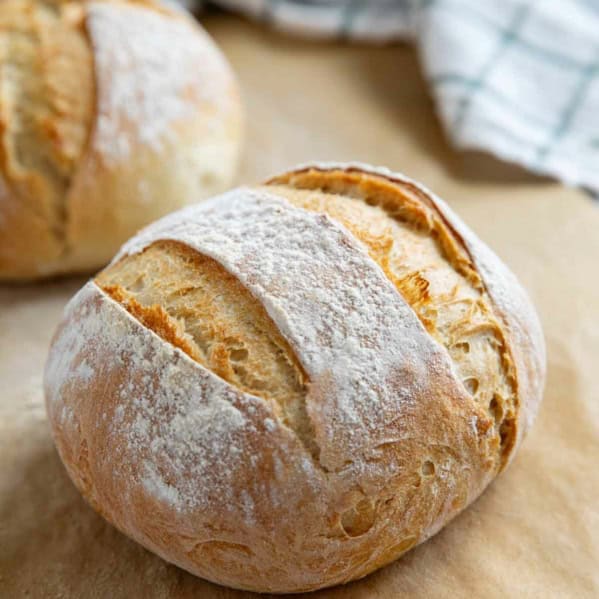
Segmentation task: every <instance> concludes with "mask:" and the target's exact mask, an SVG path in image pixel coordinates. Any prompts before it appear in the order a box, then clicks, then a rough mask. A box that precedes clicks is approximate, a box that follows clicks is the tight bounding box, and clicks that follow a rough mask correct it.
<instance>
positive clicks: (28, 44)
mask: <svg viewBox="0 0 599 599" xmlns="http://www.w3.org/2000/svg"><path fill="white" fill-rule="evenodd" d="M0 65H1V68H0V177H2V179H3V181H4V187H5V189H4V194H3V195H5V197H4V198H3V199H2V201H1V202H2V204H5V205H0V239H1V242H0V277H2V273H6V274H9V275H10V274H12V275H14V276H18V273H19V272H21V271H22V272H23V273H24V276H28V274H29V273H30V272H31V271H32V270H33V271H35V268H36V267H35V264H36V262H37V261H38V260H39V256H38V255H36V252H35V248H36V247H38V246H39V250H40V255H42V256H44V258H45V259H46V260H48V261H51V260H56V259H58V258H59V257H60V255H61V253H62V252H63V250H64V240H65V222H66V218H67V214H66V210H67V206H66V193H67V191H68V189H69V187H70V184H71V181H72V179H73V177H74V174H75V171H76V169H77V166H78V163H79V160H80V159H81V157H82V155H83V152H84V150H85V145H86V143H87V140H88V137H89V133H90V131H91V127H92V119H93V115H94V81H93V57H92V52H91V48H90V47H89V44H88V42H87V37H86V34H85V30H84V11H83V9H82V7H81V6H76V5H71V6H70V9H69V10H61V9H60V8H59V7H58V6H56V5H53V4H52V3H41V2H31V1H27V0H7V1H6V2H3V3H2V5H1V6H0ZM9 204H10V206H9ZM32 221H33V222H32Z"/></svg>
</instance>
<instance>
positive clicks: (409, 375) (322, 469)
mask: <svg viewBox="0 0 599 599" xmlns="http://www.w3.org/2000/svg"><path fill="white" fill-rule="evenodd" d="M315 170H317V169H315ZM329 170H331V173H330V176H329V179H330V180H331V181H334V182H335V183H334V184H335V185H339V183H338V182H339V181H345V180H346V171H345V170H343V169H341V168H336V169H329ZM354 171H355V172H357V173H358V174H359V177H358V183H360V182H364V184H365V185H366V186H367V187H368V188H369V189H370V190H371V191H372V192H373V195H372V196H369V197H370V199H371V200H372V201H371V202H369V203H370V204H374V205H370V206H369V205H368V204H367V203H364V202H363V201H362V199H357V197H356V196H358V194H355V193H350V192H349V191H348V189H349V188H339V189H335V190H334V193H332V192H331V191H332V190H330V189H329V190H327V191H322V189H324V186H322V185H320V183H319V185H318V186H315V187H316V189H314V190H302V189H301V188H302V185H301V184H299V183H297V182H293V183H289V182H282V181H278V182H277V185H274V184H273V185H272V186H269V185H267V186H266V187H261V188H255V189H247V188H246V189H240V190H236V191H234V192H231V193H230V194H227V195H226V196H224V197H221V198H220V202H219V201H218V200H212V201H210V202H208V203H207V204H203V205H201V206H197V207H193V208H190V209H188V210H186V211H184V212H182V213H179V214H178V215H173V216H170V217H168V218H167V219H165V220H164V221H163V222H162V223H157V224H155V225H153V226H151V227H149V228H148V229H147V230H146V231H144V232H142V233H141V234H140V235H138V236H137V237H136V238H135V239H134V240H132V241H131V243H130V244H128V245H127V246H126V247H125V248H124V250H123V251H122V253H121V255H120V257H119V258H118V259H117V260H116V261H115V262H114V263H113V264H112V265H111V266H110V267H109V268H108V269H106V270H105V271H104V272H103V273H102V274H101V275H99V277H98V278H97V279H96V281H97V284H96V283H93V282H92V283H89V284H88V285H87V286H86V287H85V288H84V289H83V290H82V291H81V292H80V293H79V294H78V296H77V297H76V298H75V299H74V300H73V301H72V302H71V304H70V305H69V307H68V309H67V312H66V314H65V320H64V322H63V324H62V325H61V327H60V329H59V331H58V332H57V335H56V337H55V339H54V341H53V345H52V349H51V352H50V356H49V361H48V364H47V369H46V376H45V388H46V397H47V405H48V411H49V415H50V420H51V422H52V427H53V431H54V435H55V438H56V443H57V446H58V448H59V451H60V453H61V456H62V459H63V461H64V462H65V465H66V467H67V469H68V471H69V474H70V475H71V477H72V478H73V480H74V481H75V484H76V485H77V486H78V488H79V489H80V490H81V491H82V493H83V494H84V496H85V497H87V498H88V499H89V500H90V502H91V503H92V505H93V506H95V507H96V508H97V509H99V510H100V511H101V513H102V514H103V515H104V517H106V518H107V519H108V520H109V521H110V522H112V523H113V524H115V525H116V526H117V527H118V528H120V529H121V530H122V531H123V532H125V533H126V534H128V535H130V536H132V537H133V538H134V539H136V540H137V541H139V542H140V543H142V544H143V545H144V546H146V547H148V548H149V549H151V550H153V551H155V552H156V553H158V554H159V555H161V556H163V557H164V558H165V559H167V560H169V561H171V562H173V563H175V564H177V565H179V566H181V567H183V568H185V569H187V570H189V571H191V572H193V573H195V574H197V575H199V576H203V577H205V578H208V579H210V580H213V581H216V582H219V583H222V584H227V585H230V586H234V587H238V588H244V589H249V590H256V591H263V592H300V591H308V590H313V589H317V588H322V587H324V586H329V585H332V584H337V583H342V582H347V581H349V580H353V579H356V578H360V577H362V576H365V575H367V574H368V573H369V572H372V571H373V570H374V569H376V568H378V567H381V566H383V565H385V564H386V563H388V562H389V561H392V560H394V559H396V558H397V557H399V556H400V555H401V554H402V553H404V552H405V551H407V550H409V549H410V548H411V547H413V546H414V545H416V544H418V543H420V542H422V541H424V540H425V539H426V538H428V537H429V536H431V535H433V534H435V533H436V532H437V531H438V530H439V529H440V528H441V527H442V526H443V525H445V524H446V523H447V522H448V521H449V520H450V519H451V518H453V517H454V516H455V515H456V514H457V513H459V511H460V510H462V509H464V508H465V507H466V506H467V505H468V504H469V503H471V502H472V501H473V500H474V499H475V498H476V497H477V496H478V494H479V493H480V492H481V491H482V490H483V489H484V488H485V487H486V485H487V484H488V483H489V482H490V481H491V480H492V479H493V477H494V476H495V475H496V473H497V470H498V467H499V459H498V457H499V456H498V447H497V443H496V442H495V441H496V440H497V431H496V430H494V428H493V426H494V418H495V416H494V414H493V412H494V411H495V410H498V409H499V406H498V404H497V402H496V403H495V405H485V404H484V402H483V401H482V400H481V401H476V399H475V397H476V390H473V389H470V390H468V389H467V387H466V384H465V383H466V381H465V379H464V378H463V374H464V372H465V371H464V372H462V370H460V369H462V368H464V364H468V359H467V358H465V357H464V356H459V355H458V356H456V355H453V354H452V352H451V349H450V348H448V346H444V344H445V338H446V334H448V333H447V331H449V330H450V329H452V325H456V326H457V324H458V322H459V321H460V318H459V316H460V315H459V314H458V313H455V312H452V311H451V309H450V308H447V307H443V306H442V305H441V304H438V305H437V303H436V302H438V300H439V297H440V295H442V294H440V293H439V289H442V288H443V285H445V286H446V287H447V288H448V289H449V288H451V289H452V293H455V294H456V297H460V294H461V293H467V294H473V293H478V294H479V295H480V297H482V300H480V297H479V296H477V297H478V298H479V300H480V301H482V304H481V305H483V307H484V306H486V304H485V302H486V301H487V299H486V296H484V293H485V292H486V289H487V284H488V281H489V278H488V275H487V273H486V272H484V273H481V274H482V275H483V276H479V274H478V273H480V271H479V269H478V266H477V264H476V260H474V259H471V258H472V253H470V251H468V252H465V251H464V245H463V244H462V241H461V236H462V235H460V237H458V236H456V235H454V234H453V233H452V232H451V229H450V228H448V231H449V232H447V233H446V238H445V239H444V240H443V241H439V242H438V243H437V241H434V239H436V238H437V235H436V234H433V233H432V231H434V227H435V226H439V225H436V224H434V219H435V213H434V212H433V211H431V210H429V208H430V205H429V204H428V203H427V202H424V201H421V200H420V199H419V198H408V199H407V200H406V201H405V202H404V200H403V197H402V196H401V194H399V193H398V191H397V189H395V190H393V187H396V188H397V185H395V184H394V185H393V186H391V188H389V187H387V185H386V184H385V185H384V186H383V187H384V193H381V196H380V197H381V198H386V200H387V202H386V205H385V207H384V209H383V208H382V207H380V206H379V205H377V204H379V202H378V201H375V200H377V199H378V196H377V194H376V190H377V189H378V186H379V182H378V181H377V180H376V177H377V176H378V175H375V174H373V173H368V172H367V171H364V169H362V170H360V171H358V170H357V169H354ZM293 176H294V175H284V176H283V178H285V179H286V178H292V177H293ZM316 176H317V177H318V178H320V177H321V176H322V177H323V178H325V179H326V176H325V175H320V174H318V173H317V175H316ZM383 179H388V178H385V177H383ZM358 197H359V196H358ZM389 198H395V199H394V200H393V201H394V202H395V207H396V209H397V210H398V211H400V212H401V214H402V215H403V216H404V221H405V220H408V221H409V219H408V215H410V214H412V212H413V211H414V213H415V214H416V215H417V216H415V217H413V218H414V219H415V220H417V222H419V223H421V225H420V226H414V225H413V224H412V221H409V222H407V223H406V222H403V221H395V220H394V219H392V218H390V217H389V215H388V213H387V208H388V205H389V202H390V200H389ZM410 202H411V204H412V205H413V208H411V207H410V208H407V207H406V206H408V205H409V204H410ZM442 222H444V221H442ZM426 223H429V225H428V228H427V227H425V226H424V224H426ZM439 231H440V233H439V234H438V238H439V239H440V240H441V239H442V238H443V233H442V231H441V229H439ZM431 240H433V241H431ZM402 243H404V244H405V247H404V250H405V251H403V252H400V253H398V254H394V253H393V251H392V250H393V247H394V246H400V247H402V246H401V244H402ZM396 249H397V248H396ZM453 249H455V252H456V256H457V258H455V264H457V265H458V266H457V267H456V266H455V265H454V262H453V258H451V256H452V254H451V251H453ZM400 256H403V257H404V258H403V259H400ZM418 256H420V257H421V258H422V259H424V258H426V260H425V262H424V263H422V262H421V263H418V264H417V263H416V262H414V260H416V258H417V257H418ZM402 268H403V269H404V270H401V269H402ZM400 271H401V272H400ZM400 275H401V276H400ZM433 275H434V276H433ZM477 277H478V278H477ZM477 281H478V282H479V283H477ZM480 281H482V282H483V283H482V284H481V283H480ZM392 283H393V284H392ZM98 285H99V286H100V287H102V288H103V289H104V291H102V290H101V289H100V287H98ZM456 286H457V287H458V289H457V290H455V291H453V288H454V287H456ZM490 288H491V287H490V286H489V289H490ZM397 290H399V291H400V293H399V294H398V293H397ZM106 292H108V293H109V295H107V293H106ZM481 294H482V295H481ZM477 301H478V300H477ZM406 302H409V305H408V304H407V303H406ZM433 307H434V308H435V310H432V308H433ZM123 308H125V309H123ZM494 314H495V312H494V311H489V312H488V313H486V312H484V311H482V312H480V314H478V315H475V314H474V313H473V314H472V318H473V319H475V318H483V317H484V318H487V317H488V319H491V317H492V316H493V315H494ZM336 315H343V318H337V316H336ZM456 316H457V317H458V318H457V319H456ZM419 319H420V320H419ZM452 319H453V320H452ZM255 322H258V323H262V325H263V326H260V327H259V330H258V331H253V330H252V326H253V323H255ZM473 324H474V325H475V326H474V328H475V329H476V328H477V327H478V328H480V329H481V330H477V331H476V332H475V334H476V335H478V336H480V339H481V340H482V341H481V344H484V343H488V340H489V339H490V338H491V336H489V333H488V331H489V327H490V326H491V320H489V322H488V323H486V324H485V325H484V326H481V322H479V321H476V320H474V321H473ZM500 324H501V323H500ZM423 325H426V326H427V327H428V328H427V329H425V327H424V326H423ZM460 326H461V325H460ZM459 328H460V327H459V326H457V329H459ZM491 328H492V327H491ZM508 332H509V331H508ZM473 334H474V333H473ZM477 338H478V337H477ZM508 339H509V343H510V344H511V345H510V349H511V350H512V351H514V354H516V350H517V349H518V347H517V343H518V339H516V338H513V337H508ZM269 340H275V341H276V343H275V345H277V346H278V347H279V348H282V349H283V350H284V353H285V355H286V360H285V362H286V363H287V365H288V366H289V365H291V366H293V368H286V369H283V370H278V371H276V372H275V371H273V370H272V368H273V367H274V365H275V364H277V351H276V350H273V348H272V346H270V345H269V343H270V341H269ZM240 342H241V343H243V344H244V349H246V350H247V351H248V355H247V356H245V355H244V359H246V360H250V361H251V363H252V368H251V371H252V372H254V371H255V372H257V373H259V372H265V373H269V374H268V377H269V378H268V380H266V381H265V382H266V383H267V384H270V386H269V387H268V388H267V389H258V388H257V387H256V386H255V385H254V384H253V382H252V381H249V380H248V379H247V377H245V376H243V377H239V376H236V375H235V372H234V370H233V372H232V371H231V370H230V369H228V368H227V367H226V365H227V364H231V362H230V358H231V353H232V351H234V350H235V348H237V347H239V345H240ZM462 342H463V340H462ZM483 342H484V343H483ZM212 343H216V344H218V345H219V346H220V348H221V349H220V350H219V351H218V352H216V353H215V355H214V356H211V352H210V351H206V344H208V345H210V344H212ZM491 349H492V350H493V351H492V352H491V354H487V353H481V354H480V359H481V364H487V368H488V371H489V373H490V375H492V376H490V379H489V381H486V380H482V374H481V373H479V377H480V378H481V380H480V382H479V387H480V388H481V389H482V388H486V387H487V386H489V385H490V386H492V385H493V384H496V383H497V377H498V376H499V375H500V374H501V372H500V367H501V363H499V362H497V360H498V358H497V355H498V354H497V351H496V350H497V348H495V347H493V348H491ZM180 350H182V351H180ZM479 350H480V347H479V346H478V345H476V344H475V343H474V342H473V343H472V350H471V353H472V354H477V355H478V354H479V353H480V351H479ZM324 355H326V356H330V359H328V360H324V359H323V356H324ZM493 357H494V359H495V363H493V361H492V360H491V358H493ZM487 359H489V360H490V361H488V362H485V360H487ZM365 364H366V368H364V365H365ZM493 364H495V365H493ZM381 365H384V367H381ZM304 372H305V375H303V373H304ZM248 373H250V374H251V372H250V371H249V369H248ZM299 373H302V374H301V375H300V374H299ZM517 373H518V375H520V371H519V370H517ZM518 382H520V381H518ZM299 383H301V384H302V385H303V384H305V386H306V392H305V393H304V390H303V389H302V390H301V392H300V393H299V395H298V397H299V398H301V402H300V403H301V405H305V408H306V409H305V413H303V416H302V417H304V418H307V419H308V422H309V424H310V425H311V428H310V429H309V430H302V429H301V426H297V425H296V424H294V425H293V426H290V422H289V420H288V413H286V411H285V409H286V408H285V406H284V405H283V406H282V405H281V403H280V400H281V399H282V400H283V401H284V396H285V395H286V394H288V395H289V396H290V397H293V393H290V391H289V390H290V389H294V388H296V387H297V386H298V384H299ZM252 385H253V386H252ZM360 385H362V386H360ZM356 389H357V390H358V391H357V392H355V390H356ZM473 396H474V397H473ZM485 397H487V396H485ZM369 398H372V401H370V399H369ZM273 399H274V401H273ZM491 404H492V402H491ZM517 416H518V417H519V418H521V413H518V414H517ZM306 439H311V440H312V441H313V442H314V445H312V446H311V445H310V444H309V443H306ZM315 447H316V449H317V451H316V452H315V451H314V448H315ZM504 455H505V453H504Z"/></svg>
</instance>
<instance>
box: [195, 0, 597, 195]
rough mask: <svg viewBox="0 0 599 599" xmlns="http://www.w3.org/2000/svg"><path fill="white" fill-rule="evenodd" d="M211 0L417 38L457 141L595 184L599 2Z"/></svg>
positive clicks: (361, 31) (314, 27)
mask: <svg viewBox="0 0 599 599" xmlns="http://www.w3.org/2000/svg"><path fill="white" fill-rule="evenodd" d="M187 1H188V2H189V0H187ZM192 1H193V0H192ZM214 3H215V4H218V5H220V6H222V7H224V8H228V9H233V10H236V11H239V12H242V13H244V14H246V15H249V16H251V17H253V18H256V19H260V20H263V21H266V22H268V23H270V24H272V25H273V26H275V27H277V28H279V29H282V30H285V31H288V32H291V33H295V34H301V35H306V36H311V37H321V38H322V37H329V38H330V37H340V38H345V39H352V40H359V41H369V42H388V41H392V40H398V39H401V40H407V41H410V42H412V43H414V44H415V45H416V47H417V48H418V52H419V55H420V59H421V64H422V69H423V71H424V75H425V77H426V79H427V80H428V82H429V84H430V86H431V93H432V95H433V96H434V98H435V104H436V107H437V111H438V114H439V116H440V118H441V121H442V122H443V125H444V127H445V130H446V131H447V135H448V137H449V139H450V140H451V142H452V143H453V144H454V145H455V146H456V147H458V148H469V149H480V150H486V151H488V152H491V153H493V154H495V155H497V156H499V157H500V158H502V159H504V160H507V161H511V162H515V163H518V164H521V165H522V166H524V167H526V168H528V169H529V170H531V171H534V172H537V173H540V174H545V175H550V176H554V177H557V178H558V179H560V180H562V181H563V182H565V183H567V184H570V185H580V186H583V187H586V188H588V189H589V190H591V191H594V192H595V193H597V192H599V0H502V1H501V2H498V1H497V0H216V1H215V2H214ZM391 76H393V75H391ZM397 76H398V77H400V76H401V73H397Z"/></svg>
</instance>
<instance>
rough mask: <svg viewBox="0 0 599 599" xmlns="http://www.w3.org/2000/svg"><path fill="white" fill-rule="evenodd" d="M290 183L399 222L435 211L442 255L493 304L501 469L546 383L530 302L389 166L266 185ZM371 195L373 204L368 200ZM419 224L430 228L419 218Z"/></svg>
mask: <svg viewBox="0 0 599 599" xmlns="http://www.w3.org/2000/svg"><path fill="white" fill-rule="evenodd" d="M288 181H293V184H294V185H298V186H299V187H303V186H305V187H307V188H316V189H330V190H339V191H343V192H345V193H348V194H350V195H356V196H357V197H360V198H363V199H365V201H367V202H369V201H375V202H376V204H377V205H381V206H383V207H384V208H385V210H387V211H388V212H389V213H390V214H391V215H393V216H394V217H395V218H398V219H399V220H403V219H404V218H405V217H404V215H403V209H402V208H401V207H398V204H399V206H414V205H418V204H420V206H422V207H424V206H427V207H428V208H429V209H430V210H429V214H430V211H432V214H433V215H434V217H433V222H434V225H433V231H434V234H435V237H436V239H437V240H438V242H439V244H440V246H441V247H442V248H443V251H444V253H445V254H446V255H448V256H452V262H453V265H454V267H455V268H456V270H458V271H459V272H462V273H463V274H465V275H467V276H468V277H471V278H472V280H473V282H474V281H476V279H478V280H479V283H478V285H479V286H480V288H481V289H484V290H485V291H486V293H487V295H488V296H489V298H490V301H491V303H492V304H493V309H494V312H495V313H496V315H497V317H498V319H500V320H501V323H502V327H501V328H499V329H496V332H497V333H498V336H499V340H500V346H499V347H498V354H499V355H500V357H501V360H502V362H503V368H504V370H505V372H506V377H507V379H508V380H509V385H510V387H511V388H512V399H511V402H509V403H511V404H513V405H509V404H508V405H507V406H504V405H503V404H504V402H503V401H498V400H499V398H497V397H493V398H492V399H491V401H490V403H489V408H490V412H491V414H492V415H493V416H494V418H495V420H496V421H499V430H500V434H501V437H502V446H503V459H502V464H501V467H502V468H503V467H505V466H506V465H507V464H508V463H509V461H510V459H511V457H512V456H513V455H514V452H515V449H516V448H517V446H518V444H519V443H520V442H521V441H522V439H523V437H524V435H525V434H526V431H527V430H528V428H530V426H531V425H532V421H533V420H534V417H535V415H536V412H537V409H538V405H539V403H540V401H541V398H542V393H543V386H544V381H545V361H546V357H545V343H544V339H543V334H542V331H541V326H540V323H539V320H538V317H537V315H536V313H535V311H534V308H533V306H532V304H531V302H530V299H529V298H528V296H527V295H526V292H525V291H524V290H523V289H522V287H521V286H520V284H519V282H518V281H517V279H516V278H515V277H514V275H513V274H512V273H511V272H510V271H509V270H508V269H507V268H506V267H505V265H504V264H503V263H502V262H501V261H500V260H499V259H498V258H497V257H496V256H495V255H494V254H493V253H492V252H491V251H490V250H489V249H488V248H487V247H486V246H485V245H484V244H482V243H481V242H480V241H479V240H478V239H477V238H476V236H475V235H474V234H473V233H472V232H471V231H470V230H469V229H468V228H467V227H466V225H465V224H464V223H463V222H462V221H461V220H460V219H459V218H458V217H457V216H456V215H455V214H454V213H453V212H452V211H451V209H450V208H449V207H448V206H447V205H446V204H445V202H443V200H441V199H440V198H437V197H436V196H434V195H433V194H432V193H430V192H429V191H428V190H426V189H425V188H423V187H422V186H420V185H418V184H417V183H415V182H414V181H411V180H410V179H408V178H406V177H403V176H402V175H398V174H394V173H392V172H391V171H389V170H387V169H376V168H372V167H368V166H365V165H351V164H350V165H335V164H330V165H326V164H325V165H313V166H308V167H306V168H298V169H297V170H296V171H292V172H289V173H285V174H283V175H280V176H277V177H274V178H273V179H272V180H270V181H269V184H278V183H281V182H288ZM373 197H376V198H377V199H376V200H370V199H369V198H373ZM398 210H399V212H397V211H398ZM418 223H419V224H420V225H421V226H425V228H429V230H430V226H431V225H430V223H429V220H428V219H426V218H423V217H420V218H419V219H418Z"/></svg>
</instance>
